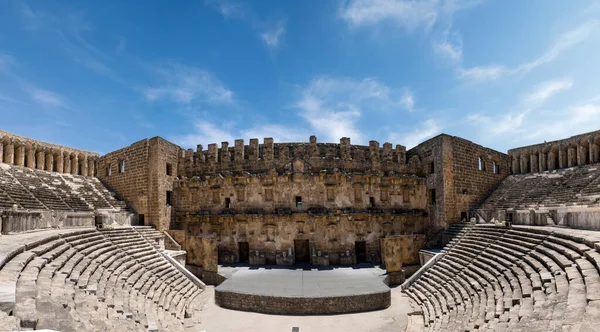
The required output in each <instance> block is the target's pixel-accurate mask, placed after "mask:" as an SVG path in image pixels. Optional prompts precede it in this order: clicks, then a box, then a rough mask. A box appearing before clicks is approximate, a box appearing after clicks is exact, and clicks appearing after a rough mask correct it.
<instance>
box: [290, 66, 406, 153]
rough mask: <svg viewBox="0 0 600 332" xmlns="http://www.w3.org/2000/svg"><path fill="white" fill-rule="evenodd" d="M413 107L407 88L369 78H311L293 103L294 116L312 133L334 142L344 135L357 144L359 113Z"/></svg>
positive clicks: (362, 136)
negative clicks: (295, 113)
mask: <svg viewBox="0 0 600 332" xmlns="http://www.w3.org/2000/svg"><path fill="white" fill-rule="evenodd" d="M414 105H415V97H414V93H413V92H412V91H411V90H410V89H407V88H400V89H396V88H390V87H389V86H387V85H385V84H383V83H381V82H379V81H377V80H375V79H373V78H365V79H362V80H356V79H352V78H347V77H341V78H339V77H337V78H336V77H327V76H323V77H318V78H315V79H313V80H312V81H311V82H310V83H309V84H308V85H307V86H305V87H304V88H303V90H302V95H301V98H300V99H299V100H298V101H297V102H296V103H295V104H294V106H295V107H296V109H298V111H299V112H298V115H299V116H300V117H301V118H303V119H304V120H305V121H306V122H307V123H308V124H309V126H310V128H311V129H312V131H314V132H315V133H316V134H318V135H320V136H324V137H325V138H326V140H328V141H334V142H335V141H337V140H339V139H340V138H341V137H344V136H348V137H351V138H352V139H353V141H355V142H358V143H365V141H364V135H363V133H362V132H361V131H360V130H359V129H358V125H357V121H358V120H359V119H360V117H361V115H362V114H363V113H366V114H376V113H381V112H386V113H389V112H393V111H396V110H398V109H407V110H409V111H412V110H413V109H414Z"/></svg>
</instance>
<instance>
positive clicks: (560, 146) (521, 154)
mask: <svg viewBox="0 0 600 332" xmlns="http://www.w3.org/2000/svg"><path fill="white" fill-rule="evenodd" d="M508 155H509V156H510V158H511V171H512V174H525V173H536V172H543V171H552V170H555V169H560V168H567V167H573V166H581V165H587V164H594V163H597V162H600V130H598V131H593V132H589V133H585V134H580V135H575V136H571V137H569V138H565V139H561V140H556V141H551V142H544V143H540V144H534V145H529V146H523V147H519V148H514V149H510V150H508Z"/></svg>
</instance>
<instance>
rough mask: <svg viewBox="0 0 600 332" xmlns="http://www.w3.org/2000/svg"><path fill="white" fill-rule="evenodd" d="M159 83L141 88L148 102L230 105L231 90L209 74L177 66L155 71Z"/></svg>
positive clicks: (232, 95)
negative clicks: (158, 77) (167, 101)
mask: <svg viewBox="0 0 600 332" xmlns="http://www.w3.org/2000/svg"><path fill="white" fill-rule="evenodd" d="M156 72H157V73H158V74H159V76H160V78H161V81H162V83H160V84H158V85H156V86H149V87H143V88H141V89H140V90H141V92H142V94H143V95H144V97H145V98H146V100H147V101H150V102H153V101H158V100H169V101H172V102H176V103H181V104H189V103H191V102H205V103H210V104H233V103H234V94H233V91H231V90H229V89H228V88H226V87H225V85H224V84H223V83H222V82H221V81H219V80H218V79H217V78H216V77H214V76H213V75H212V74H211V73H210V72H208V71H206V70H204V69H201V68H197V67H191V66H186V65H182V64H178V63H171V64H169V65H167V66H164V67H159V68H156Z"/></svg>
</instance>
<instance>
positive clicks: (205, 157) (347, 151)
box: [182, 136, 406, 176]
mask: <svg viewBox="0 0 600 332" xmlns="http://www.w3.org/2000/svg"><path fill="white" fill-rule="evenodd" d="M405 155H406V148H405V147H404V146H402V145H396V146H395V148H393V147H392V144H391V143H385V144H383V146H382V147H380V146H379V143H378V142H377V141H370V142H369V146H357V145H351V144H350V138H347V137H344V138H342V139H341V140H340V144H334V143H317V138H316V137H315V136H311V137H310V142H309V143H274V142H273V139H272V138H265V139H264V143H263V144H258V139H250V144H249V145H244V140H236V141H235V145H234V146H233V147H230V146H229V143H227V142H223V143H221V148H220V149H219V148H217V144H210V145H209V146H208V150H203V147H202V145H198V147H197V149H196V151H193V150H192V149H189V150H187V151H186V153H185V155H184V157H183V161H182V169H185V174H186V175H187V176H194V175H207V174H215V173H223V172H240V171H245V172H251V173H256V172H268V171H270V170H272V169H275V170H276V171H277V172H283V171H285V170H286V168H288V167H289V164H290V161H294V160H297V159H300V160H303V161H305V163H306V167H307V168H310V169H312V170H313V171H315V172H319V171H321V170H331V169H334V168H337V169H340V170H346V171H367V170H368V171H375V172H379V171H382V172H390V171H394V172H405V171H406V169H405V168H406V167H405V164H406V161H405Z"/></svg>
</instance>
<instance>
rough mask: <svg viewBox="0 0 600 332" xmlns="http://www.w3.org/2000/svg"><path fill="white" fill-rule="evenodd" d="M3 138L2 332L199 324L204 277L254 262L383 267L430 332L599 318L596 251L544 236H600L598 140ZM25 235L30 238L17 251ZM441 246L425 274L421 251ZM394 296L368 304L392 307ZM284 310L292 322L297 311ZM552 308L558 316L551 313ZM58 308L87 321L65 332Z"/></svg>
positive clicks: (76, 321) (597, 135) (599, 136)
mask: <svg viewBox="0 0 600 332" xmlns="http://www.w3.org/2000/svg"><path fill="white" fill-rule="evenodd" d="M0 136H1V139H2V144H0V148H1V149H2V150H1V151H0V158H1V159H0V162H1V163H0V216H1V218H2V223H1V226H2V229H1V234H2V236H0V253H2V255H3V256H1V257H0V258H2V260H0V286H1V287H0V308H2V311H0V326H2V325H1V324H3V323H4V322H6V324H16V325H18V326H21V327H24V328H32V327H48V328H56V329H60V328H61V326H63V327H65V328H67V329H86V328H90V327H91V326H96V324H100V325H99V326H106V328H107V329H109V330H110V329H114V328H116V327H117V326H119V323H118V321H119V319H125V320H127V321H130V322H131V324H130V325H128V328H129V329H132V330H136V329H137V328H139V327H143V328H148V329H153V328H155V327H157V328H160V329H174V330H180V329H184V327H185V326H184V325H185V324H184V323H185V320H186V319H188V318H187V317H189V316H191V315H192V313H193V312H195V311H197V309H198V308H196V307H195V306H194V304H193V303H192V302H193V299H195V298H198V297H199V296H200V294H201V293H202V289H203V287H204V284H203V283H202V282H201V281H199V280H198V279H196V277H195V276H198V277H200V278H202V279H203V281H205V282H207V283H211V284H219V283H220V282H222V281H223V279H224V278H225V277H224V276H223V275H220V274H219V265H220V264H238V263H247V264H250V265H253V266H262V265H280V266H291V265H303V264H304V265H312V266H315V267H319V266H329V265H347V266H353V265H356V264H358V263H361V262H365V263H373V264H382V265H383V266H385V268H386V270H387V279H386V280H387V282H389V283H401V282H403V281H404V279H405V278H409V279H408V281H406V283H405V284H404V286H403V289H405V291H406V292H407V294H409V295H410V296H411V298H412V301H413V303H414V306H415V308H420V309H417V310H415V312H414V313H413V315H411V318H410V319H411V322H413V323H414V326H417V327H416V328H415V329H416V330H421V329H420V328H423V329H432V330H436V329H438V330H440V329H441V330H458V329H460V330H473V329H483V328H492V329H494V328H496V327H498V326H500V327H501V328H525V327H528V326H535V327H536V328H538V327H539V330H540V331H541V330H544V328H549V327H552V328H554V327H561V326H579V325H577V324H578V323H577V321H576V320H575V318H574V317H576V316H577V315H588V316H589V319H590V320H591V321H594V322H595V319H596V318H597V316H595V315H596V314H595V312H596V311H597V310H598V309H597V306H598V304H597V303H596V302H597V300H598V299H597V297H596V296H595V295H594V294H596V293H597V291H598V290H597V289H596V288H597V285H598V281H599V280H600V276H598V273H597V272H598V269H600V265H598V264H599V262H600V260H598V257H597V256H598V255H600V254H598V251H597V250H598V249H599V248H600V247H598V243H599V242H598V240H597V238H596V237H594V236H591V237H586V236H588V234H587V233H581V234H579V233H578V235H576V236H575V235H572V234H571V233H565V232H564V231H559V230H560V229H558V230H557V229H555V228H553V229H551V230H537V229H535V228H532V227H533V226H567V227H571V228H585V229H600V167H598V162H599V161H600V155H599V153H600V149H599V145H600V131H599V132H593V133H587V134H583V135H577V136H573V137H571V138H569V139H565V140H560V141H554V142H549V143H543V144H537V145H532V146H527V147H521V148H516V149H512V150H509V151H508V154H504V153H501V152H498V151H494V150H492V149H489V148H486V147H482V146H480V145H478V144H476V143H473V142H470V141H467V140H465V139H462V138H460V137H455V136H449V135H446V134H441V135H438V136H436V137H433V138H431V139H429V140H427V141H425V142H423V143H421V144H419V145H418V146H416V147H414V148H412V149H410V150H408V151H406V148H405V147H404V146H402V145H395V146H393V145H392V144H390V143H384V144H383V145H381V146H380V144H379V143H378V142H376V141H371V142H369V145H368V146H360V145H353V144H351V142H350V139H349V138H341V140H340V142H339V143H318V142H317V139H316V137H314V136H312V137H310V139H309V141H308V142H307V143H275V142H274V141H273V139H271V138H265V139H264V140H263V143H262V144H259V141H258V139H250V141H249V143H248V144H247V145H246V144H245V142H244V141H243V140H236V141H235V143H234V145H233V146H232V147H230V146H229V145H228V143H227V142H223V143H221V146H220V147H218V146H217V145H216V144H210V145H209V146H208V149H207V150H204V149H203V147H202V146H201V145H198V146H197V149H196V150H192V149H189V150H184V149H182V148H181V147H179V146H177V145H176V144H173V143H171V142H169V141H167V140H165V139H163V138H160V137H154V138H150V139H144V140H141V141H138V142H135V143H133V144H131V145H130V146H128V147H125V148H122V149H119V150H117V151H114V152H111V153H108V154H106V155H104V156H99V155H98V154H95V153H92V152H86V151H81V150H77V149H72V148H67V147H62V146H58V145H54V144H50V143H44V142H39V141H36V140H32V139H28V138H24V137H20V136H17V135H13V134H10V133H6V132H0ZM468 221H476V222H478V223H492V224H502V225H505V224H511V223H512V224H520V225H528V226H527V227H523V228H522V229H519V230H510V229H506V228H504V227H503V226H473V225H471V224H470V223H467V222H468ZM94 226H96V227H97V228H99V229H101V230H95V229H94V228H92V227H94ZM132 226H133V227H132ZM115 227H117V228H118V229H112V228H115ZM72 228H79V229H80V231H73V230H72ZM105 228H108V230H104V229H105ZM33 230H37V231H39V238H38V237H37V236H30V235H29V233H27V232H30V231H33ZM571 231H574V230H571ZM32 234H33V233H32ZM43 234H46V235H43ZM148 234H154V235H151V236H150V239H149V240H148V236H147V235H148ZM9 237H13V238H14V239H17V238H18V239H20V240H19V241H22V242H19V241H17V242H19V243H18V245H17V246H16V247H13V246H12V245H9V243H11V241H10V240H6V239H9ZM452 237H454V240H452V241H450V243H448V241H449V238H452ZM3 239H4V240H6V241H7V242H2V240H3ZM155 240H158V241H159V242H156V244H157V245H155V242H154V241H155ZM46 243H47V244H46ZM158 243H160V244H158ZM148 244H150V246H149V245H148ZM443 244H447V246H446V247H445V249H444V250H443V251H441V252H440V251H436V250H431V251H428V252H427V263H426V264H425V265H424V266H423V267H422V268H421V269H419V267H420V261H421V260H420V255H419V251H420V250H421V249H423V248H432V247H438V248H439V247H440V246H441V245H443ZM3 246H6V248H8V249H6V248H5V249H6V250H4V251H2V250H3V249H2V248H4V247H3ZM36 248H37V249H36ZM59 248H60V249H59ZM506 248H509V249H510V250H508V249H506ZM9 249H10V250H9ZM164 250H170V251H172V252H173V255H174V257H176V258H173V257H171V256H170V255H167V254H165V252H164ZM182 250H185V253H183V252H182ZM507 250H508V251H507ZM184 255H185V256H184ZM423 257H425V256H423ZM177 261H181V262H183V263H184V264H180V263H178V262H177ZM54 262H56V264H55V263H54ZM121 266H122V267H121ZM184 266H185V268H184ZM186 268H187V269H186ZM45 269H48V271H46V270H45ZM417 270H418V271H417ZM57 271H60V274H58V276H59V277H60V276H65V278H58V279H56V276H57ZM190 271H191V273H190ZM442 271H443V272H442ZM576 271H577V273H579V274H577V273H576ZM415 272H416V273H415ZM446 272H448V273H449V274H448V273H446ZM413 273H414V275H413ZM113 274H116V275H114V276H113ZM194 275H195V276H194ZM411 275H413V276H412V277H411ZM153 276H154V277H153ZM67 277H68V278H67ZM49 278H51V279H52V284H51V285H50V286H48V285H46V284H45V283H46V282H45V281H43V280H46V279H49ZM55 279H56V281H55ZM32 280H35V281H36V283H35V286H31V282H32ZM55 283H56V286H54V285H55ZM20 285H21V286H20ZM582 285H583V286H582ZM27 287H30V288H31V287H34V288H35V287H37V288H40V287H41V289H38V290H37V291H38V292H41V293H43V294H46V295H47V296H50V300H48V299H47V298H45V299H43V300H41V302H40V301H38V300H35V299H34V298H35V296H34V295H35V293H31V291H28V290H27V289H28V288H27ZM48 287H50V288H48ZM52 287H56V288H54V289H53V288H52ZM48 289H50V291H48ZM48 292H50V293H48ZM123 292H124V293H123ZM540 292H541V293H540ZM41 293H40V294H41ZM542 293H543V294H542ZM32 294H33V295H32ZM48 294H50V295H48ZM53 294H60V295H59V296H58V297H54V295H53ZM123 294H126V298H127V299H125V298H124V297H123ZM381 294H384V293H381ZM385 294H388V295H389V293H385ZM246 295H248V296H250V297H249V298H252V300H251V301H250V300H249V301H250V302H252V303H260V302H261V301H263V300H262V297H260V295H252V294H250V295H249V294H246ZM388 295H385V297H380V300H381V301H380V302H377V301H376V300H375V298H373V302H372V303H371V302H369V303H371V304H373V305H374V306H373V307H372V308H383V307H386V306H387V305H388V303H390V297H389V296H388ZM110 296H114V297H115V298H116V299H118V302H115V303H113V302H110V301H107V299H108V297H110ZM20 299H22V300H23V301H21V300H20ZM219 299H220V301H221V302H222V303H229V304H232V307H237V308H243V307H244V306H245V305H246V304H247V302H248V301H245V300H243V299H242V298H237V297H235V295H233V294H225V293H223V292H221V293H219ZM582 299H583V300H582ZM148 300H149V302H148ZM330 300H331V299H329V300H319V301H321V302H320V303H321V304H320V306H321V309H322V310H321V312H324V313H337V312H343V311H340V310H337V309H336V308H331V307H332V306H335V305H334V304H331V303H348V306H349V308H350V307H352V308H360V307H364V306H361V303H360V301H355V302H345V301H346V300H347V299H340V300H339V301H338V300H335V301H330ZM584 300H585V301H586V303H585V305H584ZM44 301H46V302H44ZM71 301H72V302H71ZM115 301H117V300H115ZM282 301H284V302H285V301H288V302H286V303H287V304H286V305H287V306H288V307H289V308H290V310H291V311H288V312H293V310H292V309H294V308H295V304H294V302H293V301H292V300H289V299H288V298H282ZM290 301H291V302H290ZM305 301H306V303H304V304H302V307H303V308H310V307H311V305H312V304H311V303H310V301H308V300H305ZM50 302H52V304H49V303H50ZM363 302H364V301H363ZM362 304H363V305H365V304H366V303H362ZM546 305H547V306H551V307H552V308H553V313H552V315H547V316H542V314H541V312H542V311H543V310H542V309H544V308H546V307H545V306H546ZM52 306H56V308H58V307H61V306H62V307H65V308H67V307H69V306H71V307H72V308H75V310H74V311H72V312H70V313H69V315H70V316H68V317H67V316H60V318H59V319H58V320H56V322H58V323H56V322H55V323H56V324H58V325H53V324H54V323H51V322H54V321H55V320H54V318H55V317H54V316H52V314H51V313H50V312H52V311H53V310H48V309H47V308H53V307H52ZM91 308H101V309H98V310H100V312H101V313H100V317H97V316H96V315H95V314H91V313H90V312H91V311H93V310H92V309H91ZM270 308H275V309H273V310H277V309H276V308H277V305H275V304H272V305H271V306H270ZM263 309H264V310H263V312H272V313H274V312H277V311H272V310H271V311H269V310H267V309H265V308H263ZM56 310H58V309H56ZM249 310H250V309H249ZM286 310H287V309H286ZM351 310H355V309H351ZM356 310H359V309H356ZM536 310H537V311H536ZM255 311H260V310H255ZM309 311H310V310H308V311H307V312H304V311H302V313H310V312H309ZM148 312H150V313H151V314H150V315H148ZM165 313H166V316H165ZM9 314H11V315H9ZM61 315H63V314H61ZM111 315H112V316H111ZM119 315H121V316H122V317H121V316H119ZM561 315H562V316H561ZM7 317H8V318H7ZM118 317H121V318H118ZM123 317H124V318H123ZM586 317H587V316H586ZM113 318H115V319H116V320H112V319H113ZM100 321H102V322H103V323H100ZM419 321H420V322H421V323H419ZM542 322H545V323H542ZM60 324H64V325H60ZM128 324H129V323H128ZM528 324H529V325H528ZM192 325H193V324H192ZM192 325H190V326H192ZM11 326H12V325H11ZM419 326H420V328H419ZM582 326H583V325H582ZM586 326H587V325H586ZM188 327H189V326H188Z"/></svg>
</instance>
